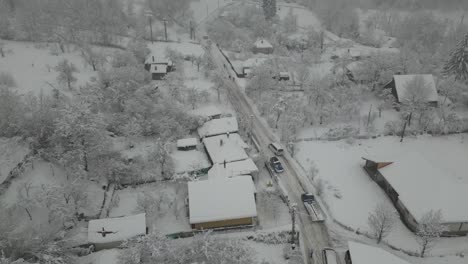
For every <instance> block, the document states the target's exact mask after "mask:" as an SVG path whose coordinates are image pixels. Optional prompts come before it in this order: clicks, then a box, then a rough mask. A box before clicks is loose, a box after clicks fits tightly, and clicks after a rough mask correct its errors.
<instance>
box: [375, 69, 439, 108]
mask: <svg viewBox="0 0 468 264" xmlns="http://www.w3.org/2000/svg"><path fill="white" fill-rule="evenodd" d="M384 89H391V92H392V94H393V96H394V97H395V100H396V101H397V102H398V103H400V104H408V103H411V102H425V103H427V104H428V105H431V106H437V103H438V98H439V97H438V94H437V89H436V85H435V81H434V77H433V76H432V74H409V75H394V76H393V78H392V80H391V81H390V82H389V83H388V84H386V85H385V86H384Z"/></svg>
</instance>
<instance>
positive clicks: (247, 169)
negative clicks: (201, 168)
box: [208, 159, 258, 179]
mask: <svg viewBox="0 0 468 264" xmlns="http://www.w3.org/2000/svg"><path fill="white" fill-rule="evenodd" d="M255 172H258V168H257V166H256V165H255V163H254V162H253V161H252V159H245V160H241V161H236V162H229V163H226V168H224V164H215V165H213V167H212V168H211V169H210V170H209V171H208V178H210V179H211V178H218V177H224V178H226V177H233V176H240V175H251V174H252V173H255Z"/></svg>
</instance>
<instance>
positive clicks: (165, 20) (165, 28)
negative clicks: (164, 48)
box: [163, 18, 167, 42]
mask: <svg viewBox="0 0 468 264" xmlns="http://www.w3.org/2000/svg"><path fill="white" fill-rule="evenodd" d="M163 22H164V37H165V38H166V42H167V25H166V23H167V19H165V18H164V19H163Z"/></svg>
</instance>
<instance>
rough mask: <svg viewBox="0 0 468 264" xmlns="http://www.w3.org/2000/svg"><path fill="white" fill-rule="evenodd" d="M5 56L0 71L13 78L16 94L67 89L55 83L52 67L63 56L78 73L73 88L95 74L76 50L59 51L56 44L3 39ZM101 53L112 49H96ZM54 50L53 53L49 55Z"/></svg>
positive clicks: (55, 72)
mask: <svg viewBox="0 0 468 264" xmlns="http://www.w3.org/2000/svg"><path fill="white" fill-rule="evenodd" d="M2 42H3V43H4V44H5V47H4V50H5V51H6V54H5V57H4V58H1V57H0V71H2V72H8V73H11V74H12V75H13V77H14V79H15V81H16V84H17V88H16V90H17V91H18V93H20V94H27V93H29V92H32V93H33V94H39V93H40V92H41V91H42V92H43V93H44V94H49V93H50V92H51V91H52V90H53V87H56V88H58V89H59V90H60V91H61V92H64V93H68V88H65V87H63V85H60V84H58V83H57V76H58V73H57V71H55V70H54V67H55V66H56V65H57V64H58V63H59V62H60V61H62V60H63V59H67V60H68V61H69V62H71V63H73V64H74V65H75V67H76V68H77V69H78V71H79V72H77V73H75V74H74V76H75V77H76V79H77V81H76V83H74V84H73V86H74V87H79V86H80V85H84V84H85V83H86V82H88V81H89V80H90V78H91V77H96V76H97V72H94V71H93V69H92V68H91V66H89V65H88V64H87V63H86V62H85V61H84V60H83V58H82V57H81V55H80V52H79V51H78V50H75V48H74V47H73V46H70V51H69V52H66V53H62V52H61V51H60V50H58V47H57V45H56V44H53V43H52V44H46V43H32V42H19V41H6V40H5V41H4V40H2ZM96 49H100V51H101V52H103V53H104V54H106V53H110V52H111V51H112V49H108V48H97V47H96ZM52 51H54V53H55V52H56V54H57V55H53V54H52V53H53V52H52Z"/></svg>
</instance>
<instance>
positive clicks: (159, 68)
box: [150, 64, 167, 73]
mask: <svg viewBox="0 0 468 264" xmlns="http://www.w3.org/2000/svg"><path fill="white" fill-rule="evenodd" d="M150 73H167V65H164V64H153V65H151V68H150Z"/></svg>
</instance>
